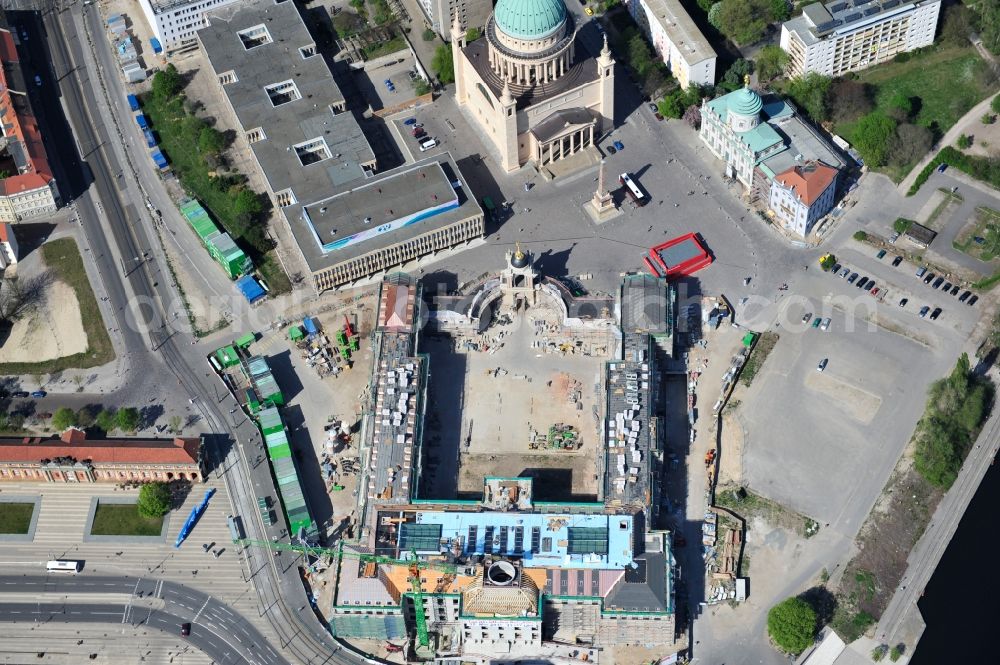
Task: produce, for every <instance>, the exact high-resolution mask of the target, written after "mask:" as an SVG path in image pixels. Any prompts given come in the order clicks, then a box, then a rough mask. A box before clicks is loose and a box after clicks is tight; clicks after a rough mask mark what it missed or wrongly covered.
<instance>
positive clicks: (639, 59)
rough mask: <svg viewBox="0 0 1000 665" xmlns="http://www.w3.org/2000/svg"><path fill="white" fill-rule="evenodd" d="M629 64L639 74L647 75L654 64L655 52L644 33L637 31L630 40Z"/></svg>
mask: <svg viewBox="0 0 1000 665" xmlns="http://www.w3.org/2000/svg"><path fill="white" fill-rule="evenodd" d="M628 64H629V65H631V67H632V69H634V70H635V71H636V73H637V74H638V75H639V76H645V75H646V71H647V70H648V69H649V67H650V65H652V64H653V53H652V51H650V50H649V44H647V43H646V40H645V38H643V36H642V35H640V34H638V33H636V34H634V35H633V36H632V37H631V38H630V39H629V40H628Z"/></svg>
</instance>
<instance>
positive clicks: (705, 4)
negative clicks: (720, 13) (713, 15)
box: [698, 0, 719, 12]
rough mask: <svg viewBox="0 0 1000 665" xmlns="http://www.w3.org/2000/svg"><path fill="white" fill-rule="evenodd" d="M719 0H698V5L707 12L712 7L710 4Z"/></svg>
mask: <svg viewBox="0 0 1000 665" xmlns="http://www.w3.org/2000/svg"><path fill="white" fill-rule="evenodd" d="M718 1H719V0H698V6H699V7H701V10H702V11H705V12H707V11H708V10H709V9H711V8H712V5H714V4H715V3H717V2H718Z"/></svg>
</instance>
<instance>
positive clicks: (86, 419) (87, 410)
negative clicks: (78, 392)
mask: <svg viewBox="0 0 1000 665" xmlns="http://www.w3.org/2000/svg"><path fill="white" fill-rule="evenodd" d="M94 411H95V407H93V406H81V407H80V410H79V411H77V412H76V426H77V427H92V426H93V425H94V419H95V418H96V417H97V414H96V413H95V412H94Z"/></svg>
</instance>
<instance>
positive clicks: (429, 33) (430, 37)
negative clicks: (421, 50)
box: [420, 28, 437, 42]
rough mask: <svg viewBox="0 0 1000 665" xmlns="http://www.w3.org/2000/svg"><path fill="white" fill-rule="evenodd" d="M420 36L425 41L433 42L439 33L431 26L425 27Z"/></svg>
mask: <svg viewBox="0 0 1000 665" xmlns="http://www.w3.org/2000/svg"><path fill="white" fill-rule="evenodd" d="M420 36H421V38H423V40H424V41H425V42H432V41H434V40H435V39H436V38H437V33H436V32H434V31H433V30H431V29H430V28H425V29H424V31H423V32H422V33H420Z"/></svg>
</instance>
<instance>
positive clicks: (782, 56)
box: [756, 44, 788, 82]
mask: <svg viewBox="0 0 1000 665" xmlns="http://www.w3.org/2000/svg"><path fill="white" fill-rule="evenodd" d="M756 65H757V79H758V80H759V81H762V82H766V81H770V80H772V79H776V78H778V77H779V76H781V75H783V74H784V73H785V67H787V66H788V53H786V52H785V50H784V49H783V48H781V47H780V46H775V45H774V44H768V45H767V46H765V47H764V48H762V49H761V50H760V52H758V53H757V60H756Z"/></svg>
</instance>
